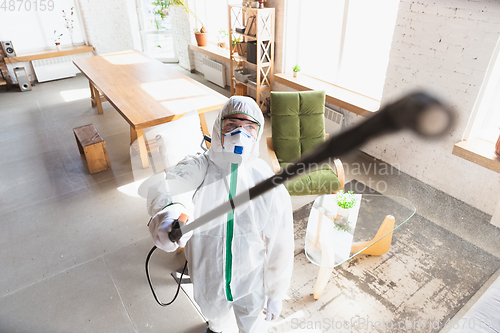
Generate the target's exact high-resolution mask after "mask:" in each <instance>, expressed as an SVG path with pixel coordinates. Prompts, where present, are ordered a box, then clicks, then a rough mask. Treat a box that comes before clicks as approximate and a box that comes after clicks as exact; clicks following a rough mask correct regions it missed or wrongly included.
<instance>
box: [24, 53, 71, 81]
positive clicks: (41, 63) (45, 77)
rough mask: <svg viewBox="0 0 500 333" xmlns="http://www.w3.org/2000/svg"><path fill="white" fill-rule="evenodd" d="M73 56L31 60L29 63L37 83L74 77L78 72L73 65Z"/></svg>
mask: <svg viewBox="0 0 500 333" xmlns="http://www.w3.org/2000/svg"><path fill="white" fill-rule="evenodd" d="M73 59H75V56H73V57H72V56H63V57H55V58H47V59H40V60H33V61H32V62H31V63H32V65H33V69H34V71H35V74H36V78H37V80H38V82H45V81H51V80H57V79H62V78H65V77H71V76H75V75H76V73H79V72H80V71H79V70H78V68H76V66H75V65H73Z"/></svg>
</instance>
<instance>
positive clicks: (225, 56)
mask: <svg viewBox="0 0 500 333" xmlns="http://www.w3.org/2000/svg"><path fill="white" fill-rule="evenodd" d="M189 49H190V50H191V51H195V52H200V53H203V54H205V55H207V56H210V57H212V58H215V59H216V60H219V61H222V62H227V63H229V49H223V48H221V47H218V46H217V45H215V44H210V43H209V44H208V45H207V46H198V45H194V44H191V45H189Z"/></svg>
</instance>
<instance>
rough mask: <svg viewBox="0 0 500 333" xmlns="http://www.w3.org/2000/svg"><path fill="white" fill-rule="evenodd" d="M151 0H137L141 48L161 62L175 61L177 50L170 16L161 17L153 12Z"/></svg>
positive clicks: (153, 7)
mask: <svg viewBox="0 0 500 333" xmlns="http://www.w3.org/2000/svg"><path fill="white" fill-rule="evenodd" d="M152 2H153V0H139V5H140V9H139V11H140V15H139V24H140V29H141V36H142V48H143V50H144V52H145V53H147V54H149V55H150V56H151V57H153V58H156V59H158V60H160V61H163V62H177V61H178V59H177V51H176V49H175V45H174V40H173V36H172V24H171V16H170V15H167V16H165V17H164V18H163V19H162V18H161V16H160V15H157V14H155V13H154V12H155V6H154V5H153V4H152Z"/></svg>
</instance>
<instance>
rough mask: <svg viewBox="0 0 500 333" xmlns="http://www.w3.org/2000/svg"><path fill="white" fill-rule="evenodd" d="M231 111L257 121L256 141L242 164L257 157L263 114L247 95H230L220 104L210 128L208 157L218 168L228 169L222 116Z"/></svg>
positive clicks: (229, 164) (262, 126)
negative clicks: (223, 143)
mask: <svg viewBox="0 0 500 333" xmlns="http://www.w3.org/2000/svg"><path fill="white" fill-rule="evenodd" d="M233 113H244V114H246V115H248V116H250V117H252V118H253V119H254V120H255V121H256V122H258V123H259V132H258V134H257V138H256V140H255V141H256V143H255V146H254V149H253V151H252V153H251V154H250V156H249V157H248V158H247V159H246V160H245V161H244V162H243V164H246V163H249V162H252V161H254V160H256V159H257V158H258V157H259V141H260V138H261V136H262V131H263V128H264V116H263V115H262V111H261V110H260V108H259V106H258V105H257V103H256V102H255V101H254V100H253V99H252V98H250V97H247V96H231V97H230V98H229V100H228V101H227V102H226V103H225V104H224V105H223V106H222V108H221V110H220V112H219V115H218V117H217V119H216V120H215V123H214V127H213V130H212V143H211V146H210V150H209V152H208V154H209V157H210V159H211V160H212V161H213V162H214V163H215V164H217V165H218V166H219V167H220V168H223V169H225V170H229V169H230V168H231V163H230V162H229V161H228V160H227V159H226V158H225V157H224V153H223V148H222V138H221V136H222V134H221V126H222V118H223V117H225V116H228V115H230V114H233Z"/></svg>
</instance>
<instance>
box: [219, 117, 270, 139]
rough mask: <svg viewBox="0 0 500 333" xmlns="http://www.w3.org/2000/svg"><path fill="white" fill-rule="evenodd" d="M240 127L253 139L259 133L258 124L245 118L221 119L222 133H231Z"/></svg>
mask: <svg viewBox="0 0 500 333" xmlns="http://www.w3.org/2000/svg"><path fill="white" fill-rule="evenodd" d="M239 127H242V128H244V129H245V130H246V131H247V132H248V133H250V134H251V135H252V136H253V137H254V138H257V135H258V133H259V127H260V125H259V123H257V122H255V121H252V120H248V119H245V118H238V117H234V118H229V117H228V118H226V117H224V118H222V128H221V130H222V133H229V132H231V131H233V130H234V129H236V128H239Z"/></svg>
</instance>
